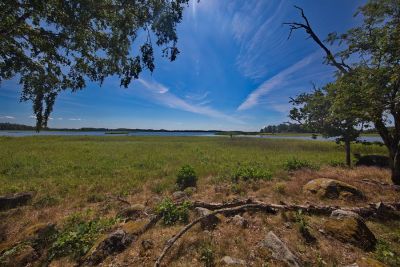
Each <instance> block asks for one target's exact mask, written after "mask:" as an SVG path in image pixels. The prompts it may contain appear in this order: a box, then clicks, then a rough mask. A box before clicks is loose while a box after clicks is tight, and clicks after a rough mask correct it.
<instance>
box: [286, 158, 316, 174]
mask: <svg viewBox="0 0 400 267" xmlns="http://www.w3.org/2000/svg"><path fill="white" fill-rule="evenodd" d="M284 168H285V170H287V171H296V170H300V169H312V170H316V169H318V166H316V165H314V164H312V163H311V162H309V161H307V160H301V159H297V158H291V159H288V160H287V161H286V162H285V164H284Z"/></svg>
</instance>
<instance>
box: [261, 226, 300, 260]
mask: <svg viewBox="0 0 400 267" xmlns="http://www.w3.org/2000/svg"><path fill="white" fill-rule="evenodd" d="M261 245H262V246H264V247H267V248H268V249H270V250H271V251H272V257H274V258H275V259H276V260H279V261H283V262H285V263H286V264H287V265H288V266H290V267H299V266H302V265H301V263H300V260H299V259H298V258H297V257H296V256H295V255H294V254H293V253H292V252H291V251H290V250H289V249H288V247H287V246H286V245H285V243H283V241H282V240H280V239H279V238H278V237H277V236H276V235H275V234H274V233H273V232H272V231H270V232H268V234H267V236H266V238H265V239H264V240H263V241H261Z"/></svg>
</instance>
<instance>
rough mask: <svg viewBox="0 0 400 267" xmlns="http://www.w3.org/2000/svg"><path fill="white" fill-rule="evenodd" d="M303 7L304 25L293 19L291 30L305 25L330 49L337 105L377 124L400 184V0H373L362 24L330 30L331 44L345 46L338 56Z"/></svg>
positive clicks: (365, 9)
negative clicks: (337, 85) (334, 73)
mask: <svg viewBox="0 0 400 267" xmlns="http://www.w3.org/2000/svg"><path fill="white" fill-rule="evenodd" d="M299 9H300V10H301V16H302V18H303V20H304V23H298V22H290V23H287V24H288V25H289V26H290V29H291V31H293V30H298V29H304V30H305V31H306V33H307V34H308V35H309V36H310V37H311V38H312V39H313V40H314V41H315V42H316V43H317V44H318V45H319V46H320V47H321V48H322V49H323V50H324V51H325V52H326V57H325V60H326V63H328V64H330V65H332V66H334V67H336V69H337V70H338V73H337V76H338V81H339V83H340V86H339V87H338V90H337V94H336V96H335V102H334V106H333V108H334V109H336V110H337V111H338V114H339V115H340V114H344V115H345V114H346V113H347V112H349V111H350V112H351V114H352V115H354V116H356V117H357V118H358V119H360V120H365V121H368V122H372V123H373V124H374V126H375V128H376V129H377V131H378V132H379V134H380V136H381V137H382V139H383V141H384V143H385V145H386V147H387V148H388V151H389V156H390V164H391V168H392V180H393V182H394V183H395V184H400V26H399V25H400V0H370V1H369V2H367V3H366V4H365V5H364V6H362V7H360V8H359V9H358V12H357V13H356V15H359V16H362V23H361V25H360V26H358V27H354V28H351V29H349V30H348V31H347V32H346V33H343V34H337V33H331V34H329V36H328V38H327V41H328V43H335V42H337V43H338V44H339V45H340V47H342V50H341V51H339V52H338V53H336V54H334V53H332V52H331V51H330V50H329V48H328V47H327V46H326V45H325V44H324V43H323V42H321V40H320V39H319V37H318V36H317V35H316V34H315V32H314V31H313V30H312V27H311V25H310V23H309V21H308V19H307V17H306V16H305V15H304V12H303V10H302V9H301V8H299ZM346 62H347V63H346Z"/></svg>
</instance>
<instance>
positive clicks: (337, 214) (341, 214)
mask: <svg viewBox="0 0 400 267" xmlns="http://www.w3.org/2000/svg"><path fill="white" fill-rule="evenodd" d="M331 217H332V218H335V219H343V218H347V217H351V218H355V219H357V220H361V221H363V220H364V219H363V218H362V217H361V216H360V215H358V214H357V213H355V212H353V211H349V210H341V209H338V210H334V211H332V213H331Z"/></svg>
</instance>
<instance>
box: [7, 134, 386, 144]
mask: <svg viewBox="0 0 400 267" xmlns="http://www.w3.org/2000/svg"><path fill="white" fill-rule="evenodd" d="M32 135H41V136H215V137H217V136H219V135H216V134H215V133H213V132H140V131H138V132H129V133H127V134H126V133H124V134H106V133H105V132H102V131H91V132H90V131H88V132H80V131H79V132H78V131H76V132H75V131H42V132H39V133H37V132H35V131H0V136H32ZM241 137H248V138H267V139H294V140H311V141H312V140H319V141H334V140H335V138H323V137H321V136H318V137H317V139H313V138H312V137H311V135H306V134H305V135H295V136H291V135H287V136H284V135H243V136H241ZM359 140H360V141H366V142H382V138H381V137H379V136H362V137H360V138H359Z"/></svg>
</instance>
